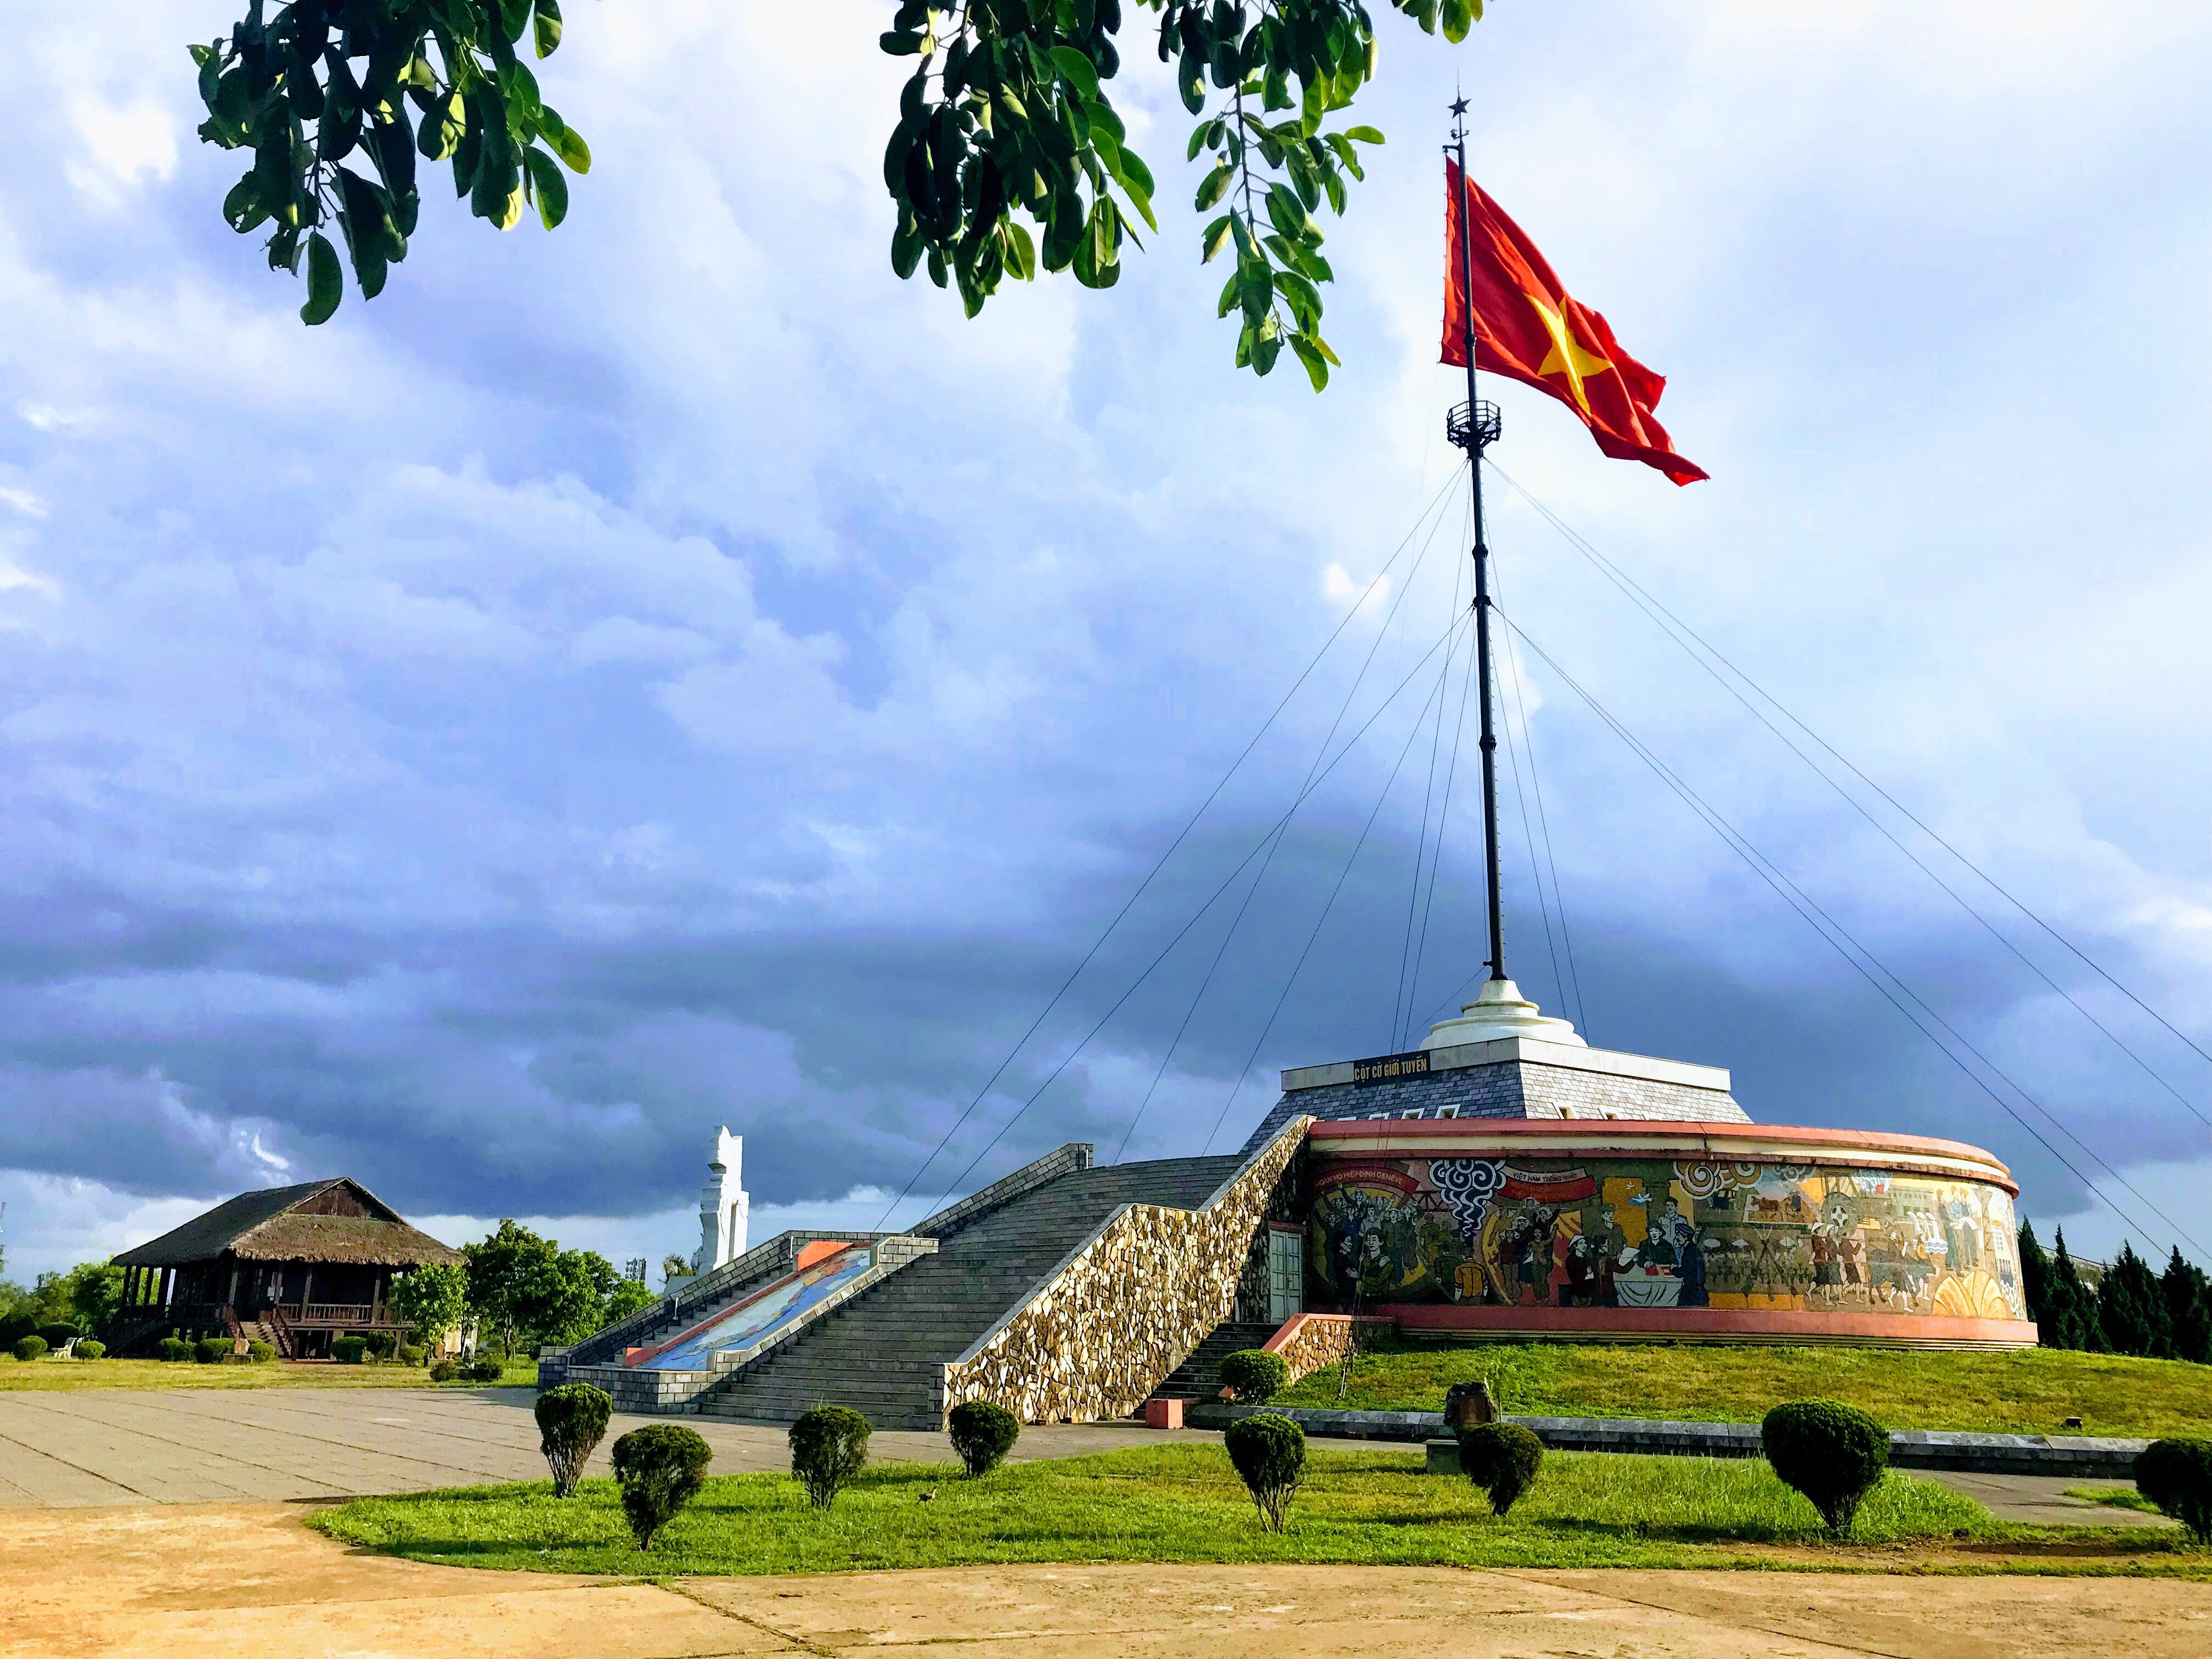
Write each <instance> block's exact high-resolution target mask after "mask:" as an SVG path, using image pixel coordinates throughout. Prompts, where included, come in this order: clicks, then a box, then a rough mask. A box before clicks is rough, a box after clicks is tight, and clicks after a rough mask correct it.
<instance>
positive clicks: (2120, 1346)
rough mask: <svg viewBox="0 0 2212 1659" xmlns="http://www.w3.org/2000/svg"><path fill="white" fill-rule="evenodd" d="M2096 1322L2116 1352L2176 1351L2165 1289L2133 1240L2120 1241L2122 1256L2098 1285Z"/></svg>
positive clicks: (2160, 1355)
mask: <svg viewBox="0 0 2212 1659" xmlns="http://www.w3.org/2000/svg"><path fill="white" fill-rule="evenodd" d="M2097 1323H2098V1324H2099V1325H2100V1326H2101V1327H2102V1328H2103V1329H2104V1333H2105V1340H2106V1342H2107V1343H2108V1344H2110V1345H2111V1347H2112V1352H2114V1353H2125V1354H2136V1355H2140V1356H2142V1357H2144V1358H2152V1359H2165V1358H2170V1357H2171V1356H2172V1352H2173V1334H2172V1322H2171V1321H2170V1320H2169V1319H2168V1318H2167V1316H2166V1295H2165V1292H2164V1291H2162V1290H2161V1289H2160V1285H2159V1282H2158V1279H2157V1278H2156V1277H2155V1276H2154V1274H2153V1273H2151V1270H2150V1264H2149V1263H2148V1262H2146V1261H2144V1260H2143V1259H2142V1257H2141V1256H2139V1255H2136V1252H2135V1247H2134V1246H2133V1245H2131V1244H2127V1243H2122V1244H2121V1246H2120V1254H2119V1259H2118V1261H2114V1262H2113V1263H2112V1266H2111V1267H2108V1268H2106V1271H2105V1277H2104V1279H2103V1281H2102V1282H2101V1283H2100V1284H2099V1285H2098V1286H2097Z"/></svg>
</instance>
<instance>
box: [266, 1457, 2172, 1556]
mask: <svg viewBox="0 0 2212 1659" xmlns="http://www.w3.org/2000/svg"><path fill="white" fill-rule="evenodd" d="M1420 1465H1421V1455H1420V1454H1419V1452H1418V1451H1413V1450H1410V1449H1408V1450H1395V1449H1381V1448H1376V1449H1358V1450H1337V1449H1326V1450H1322V1449H1316V1450H1315V1451H1313V1452H1312V1453H1310V1462H1309V1464H1308V1474H1307V1480H1306V1483H1305V1485H1304V1487H1303V1488H1302V1489H1301V1490H1300V1492H1299V1493H1298V1496H1297V1501H1296V1502H1295V1503H1294V1504H1292V1506H1291V1516H1290V1522H1289V1526H1288V1528H1287V1530H1286V1531H1285V1532H1284V1533H1282V1534H1279V1535H1278V1534H1269V1533H1266V1532H1263V1531H1261V1528H1260V1524H1259V1520H1258V1517H1257V1516H1256V1514H1255V1511H1254V1509H1253V1506H1252V1503H1251V1500H1250V1499H1249V1498H1248V1497H1247V1496H1246V1495H1245V1492H1244V1489H1243V1486H1242V1485H1240V1484H1239V1483H1238V1481H1237V1476H1236V1474H1235V1473H1234V1471H1232V1470H1231V1468H1230V1466H1229V1459H1228V1456H1227V1455H1226V1454H1225V1453H1224V1452H1223V1451H1222V1450H1221V1449H1220V1448H1219V1447H1218V1446H1214V1445H1190V1444H1185V1445H1180V1446H1157V1447H1143V1448H1139V1449H1132V1450H1127V1451H1117V1452H1110V1453H1107V1454H1103V1455H1099V1456H1095V1457H1085V1458H1073V1459H1068V1460H1066V1461H1050V1462H1033V1463H1022V1464H1016V1465H1012V1466H1010V1467H1007V1468H1002V1469H1000V1470H999V1471H998V1472H997V1473H996V1474H991V1475H988V1476H987V1477H985V1478H984V1479H983V1480H978V1481H970V1480H966V1479H965V1478H964V1477H963V1476H962V1474H960V1472H959V1469H958V1468H957V1466H956V1465H944V1466H934V1467H933V1466H926V1465H922V1466H918V1465H915V1464H894V1465H882V1466H877V1467H874V1468H869V1469H867V1470H866V1471H865V1472H864V1473H863V1474H862V1476H861V1478H860V1480H859V1482H858V1483H857V1484H856V1485H855V1486H853V1487H851V1488H848V1490H847V1491H846V1492H845V1493H844V1494H843V1495H842V1496H841V1497H840V1498H838V1499H837V1503H836V1507H835V1508H834V1509H832V1510H828V1511H826V1512H825V1511H822V1510H811V1509H809V1508H808V1507H807V1505H806V1501H805V1494H804V1493H803V1492H802V1491H801V1490H800V1488H799V1486H798V1484H797V1483H796V1482H795V1481H793V1480H790V1479H789V1478H787V1477H786V1476H782V1475H775V1474H743V1475H731V1476H726V1477H721V1478H717V1479H714V1480H709V1481H708V1484H707V1488H706V1490H705V1491H704V1492H702V1494H701V1495H700V1496H699V1498H696V1500H694V1501H693V1503H692V1504H691V1505H690V1508H688V1509H687V1510H684V1512H683V1513H682V1514H681V1515H679V1516H678V1517H677V1519H676V1520H675V1522H672V1523H671V1526H670V1527H669V1528H668V1530H667V1531H666V1532H665V1533H664V1534H662V1535H661V1538H660V1540H659V1542H658V1543H657V1544H656V1545H655V1547H654V1548H653V1551H652V1553H650V1554H641V1553H639V1552H638V1551H637V1550H635V1548H633V1547H632V1546H631V1543H630V1538H629V1528H627V1527H626V1526H625V1524H624V1522H623V1515H622V1510H621V1506H620V1504H619V1503H618V1501H617V1497H616V1492H615V1487H614V1483H613V1482H612V1481H611V1480H586V1481H585V1482H584V1483H583V1485H582V1486H581V1487H580V1489H579V1491H578V1492H577V1495H576V1496H575V1497H574V1498H569V1499H567V1500H565V1501H564V1500H562V1499H559V1498H555V1497H554V1496H553V1495H552V1488H551V1486H550V1483H547V1482H542V1481H541V1482H535V1483H532V1484H530V1485H526V1486H482V1487H472V1488H466V1489H461V1490H455V1491H447V1492H423V1493H418V1494H416V1495H413V1496H410V1497H404V1498H358V1499H356V1500H355V1501H354V1502H352V1503H349V1504H345V1505H343V1507H341V1508H338V1509H335V1510H326V1511H325V1512H323V1513H322V1514H319V1515H318V1516H314V1517H313V1519H312V1520H311V1521H310V1522H309V1523H308V1524H309V1525H311V1526H313V1527H315V1528H319V1530H321V1531H323V1532H325V1533H327V1534H330V1535H331V1537H333V1538H336V1539H339V1540H342V1541H345V1542H347V1543H350V1544H355V1545H359V1546H362V1547H366V1548H368V1549H372V1550H375V1551H379V1552H383V1553H391V1554H395V1555H399V1556H404V1557H406V1558H408V1559H412V1560H420V1561H435V1562H442V1563H446V1564H448V1565H459V1566H476V1567H501V1568H510V1569H516V1568H519V1569H524V1570H529V1571H544V1572H585V1573H614V1574H623V1575H629V1576H641V1577H670V1576H673V1575H678V1574H684V1573H711V1574H751V1573H789V1572H838V1571H852V1570H855V1569H880V1568H898V1567H944V1566H960V1565H974V1564H977V1563H991V1562H1012V1561H1068V1562H1085V1561H1164V1562H1226V1561H1313V1562H1352V1563H1387V1564H1397V1565H1449V1566H1485V1567H1494V1566H1524V1567H1538V1566H1541V1567H1585V1566H1591V1567H1595V1566H1637V1567H1800V1568H1807V1569H1817V1570H1822V1571H1836V1570H1844V1571H1850V1570H1859V1571H1880V1572H1898V1571H1984V1572H1986V1571H2064V1572H2081V1571H2093V1572H2159V1573H2166V1574H2172V1573H2183V1574H2186V1575H2188V1576H2191V1577H2212V1551H2203V1550H2190V1549H2185V1548H2182V1547H2179V1546H2177V1544H2176V1542H2175V1540H2174V1537H2173V1535H2172V1534H2168V1533H2166V1532H2165V1531H2163V1530H2160V1531H2156V1532H2150V1531H2147V1530H2123V1529H2120V1528H2109V1529H2107V1528H2064V1529H2059V1528H2027V1527H2018V1526H2011V1525H2008V1524H2005V1523H2002V1522H1997V1521H1995V1520H1992V1519H1991V1518H1990V1515H1989V1513H1988V1512H1987V1511H1986V1510H1984V1509H1983V1508H1982V1507H1981V1506H1980V1505H1979V1504H1976V1503H1974V1502H1973V1501H1972V1499H1970V1498H1964V1497H1961V1496H1960V1495H1959V1494H1957V1493H1955V1492H1951V1491H1949V1490H1948V1488H1945V1487H1942V1486H1937V1485H1936V1484H1935V1483H1934V1482H1932V1481H1927V1480H1915V1479H1912V1478H1911V1477H1910V1476H1906V1475H1903V1474H1895V1473H1893V1474H1890V1475H1888V1476H1887V1478H1886V1479H1885V1480H1884V1482H1883V1485H1882V1486H1881V1489H1880V1490H1879V1491H1878V1492H1876V1493H1875V1495H1874V1496H1873V1497H1872V1498H1869V1500H1868V1503H1867V1505H1866V1507H1865V1509H1864V1510H1862V1511H1861V1514H1860V1517H1859V1522H1858V1527H1857V1531H1856V1533H1855V1534H1854V1536H1853V1539H1852V1541H1851V1542H1850V1544H1848V1545H1843V1546H1832V1545H1829V1544H1827V1543H1826V1542H1825V1541H1823V1540H1822V1538H1821V1535H1820V1522H1819V1519H1818V1517H1817V1516H1815V1515H1814V1512H1813V1509H1812V1506H1811V1505H1810V1504H1807V1503H1806V1502H1805V1500H1804V1499H1802V1498H1800V1497H1798V1496H1797V1495H1796V1493H1795V1492H1791V1491H1790V1490H1789V1489H1788V1488H1787V1487H1785V1486H1783V1485H1782V1483H1781V1482H1780V1481H1778V1480H1776V1479H1775V1477H1774V1474H1773V1473H1772V1471H1771V1470H1770V1469H1769V1468H1767V1466H1766V1465H1765V1462H1761V1461H1759V1460H1756V1459H1745V1460H1728V1461H1723V1460H1717V1459H1709V1458H1692V1457H1626V1456H1605V1455H1575V1454H1573V1453H1569V1452H1555V1453H1553V1454H1552V1455H1550V1456H1549V1457H1547V1458H1546V1459H1545V1461H1544V1468H1543V1472H1542V1474H1541V1476H1540V1477H1539V1479H1538V1480H1537V1483H1536V1486H1535V1487H1534V1490H1533V1491H1532V1492H1530V1493H1529V1494H1528V1496H1527V1497H1525V1498H1522V1500H1521V1502H1520V1503H1519V1504H1516V1506H1515V1508H1514V1510H1513V1511H1512V1513H1511V1514H1510V1516H1507V1517H1505V1518H1504V1519H1503V1520H1499V1519H1497V1518H1495V1517H1493V1516H1491V1515H1490V1514H1489V1513H1488V1508H1487V1505H1486V1503H1485V1501H1484V1500H1483V1498H1482V1497H1481V1495H1480V1493H1479V1492H1476V1491H1475V1490H1474V1487H1473V1486H1471V1485H1470V1484H1469V1483H1468V1482H1467V1481H1465V1480H1459V1479H1457V1478H1455V1477H1447V1476H1442V1475H1430V1474H1423V1473H1422V1472H1421V1467H1420ZM926 1492H934V1493H935V1494H936V1496H935V1498H934V1499H933V1501H931V1502H928V1503H923V1502H921V1501H920V1500H921V1497H922V1495H923V1494H924V1493H926Z"/></svg>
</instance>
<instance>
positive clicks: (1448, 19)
mask: <svg viewBox="0 0 2212 1659" xmlns="http://www.w3.org/2000/svg"><path fill="white" fill-rule="evenodd" d="M1443 27H1444V39H1445V40H1449V41H1450V42H1451V43H1452V44H1453V45H1454V46H1457V45H1458V44H1459V43H1460V42H1461V41H1462V40H1466V39H1467V32H1468V30H1469V29H1471V28H1473V27H1474V0H1443Z"/></svg>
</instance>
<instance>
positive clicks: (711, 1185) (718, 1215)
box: [691, 1124, 752, 1273]
mask: <svg viewBox="0 0 2212 1659" xmlns="http://www.w3.org/2000/svg"><path fill="white" fill-rule="evenodd" d="M744 1152H745V1139H744V1136H743V1135H733V1134H732V1133H730V1131H729V1126H728V1125H726V1124H725V1125H724V1126H723V1127H721V1128H720V1130H719V1131H717V1132H716V1133H715V1136H714V1158H712V1159H711V1160H709V1161H708V1165H707V1167H708V1170H712V1171H713V1174H712V1176H710V1178H709V1179H708V1182H707V1184H706V1185H705V1186H703V1187H702V1188H700V1189H699V1249H698V1251H697V1253H696V1255H693V1256H692V1258H691V1267H692V1270H693V1271H694V1272H696V1273H712V1272H713V1271H714V1269H715V1268H717V1267H720V1266H721V1265H722V1264H723V1263H724V1262H726V1261H731V1260H732V1259H733V1258H735V1257H738V1256H741V1255H744V1253H745V1218H746V1212H747V1211H748V1210H749V1209H750V1207H751V1204H752V1200H750V1198H749V1197H747V1196H746V1194H745V1185H744Z"/></svg>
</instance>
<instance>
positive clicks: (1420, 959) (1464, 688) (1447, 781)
mask: <svg viewBox="0 0 2212 1659" xmlns="http://www.w3.org/2000/svg"><path fill="white" fill-rule="evenodd" d="M1453 599H1454V601H1455V602H1456V600H1457V599H1458V594H1457V593H1456V592H1455V593H1454V594H1453ZM1478 654H1479V653H1474V652H1469V653H1468V659H1467V668H1466V670H1465V671H1463V672H1462V674H1461V675H1460V677H1459V719H1458V720H1457V722H1456V723H1455V725H1454V726H1453V727H1452V749H1451V764H1450V765H1449V767H1447V768H1446V769H1445V771H1444V804H1443V810H1442V811H1439V812H1438V813H1437V846H1436V851H1435V852H1434V853H1433V854H1431V855H1430V858H1429V892H1428V896H1427V897H1426V898H1425V899H1424V900H1423V901H1422V902H1421V937H1420V939H1419V941H1418V942H1417V943H1416V944H1415V945H1414V946H1413V978H1412V979H1411V980H1410V981H1408V982H1407V986H1406V1034H1405V1036H1403V1037H1402V1038H1400V1039H1398V1043H1399V1047H1400V1048H1402V1047H1403V1045H1404V1044H1406V1043H1408V1042H1412V1041H1413V1029H1414V1028H1413V1014H1414V1011H1415V1010H1416V1009H1417V1008H1418V1007H1419V1006H1420V1005H1419V998H1420V994H1421V965H1422V964H1423V963H1425V962H1426V961H1427V960H1428V959H1429V913H1430V912H1431V910H1432V909H1434V908H1435V907H1436V902H1437V877H1438V876H1439V875H1440V874H1441V873H1442V872H1443V862H1444V831H1445V830H1446V829H1449V827H1450V823H1451V804H1452V791H1453V788H1454V787H1455V785H1456V784H1457V783H1458V782H1459V752H1460V750H1462V748H1464V747H1465V746H1466V743H1467V703H1468V691H1469V690H1471V689H1472V688H1473V686H1474V670H1475V658H1476V656H1477V655H1478ZM1393 1013H1394V1015H1395V1010H1394V1011H1393ZM1430 1023H1431V1024H1435V1022H1434V1021H1431V1022H1430ZM1391 1052H1393V1053H1394V1054H1395V1053H1396V1052H1398V1049H1397V1048H1393V1049H1392V1051H1391Z"/></svg>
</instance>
